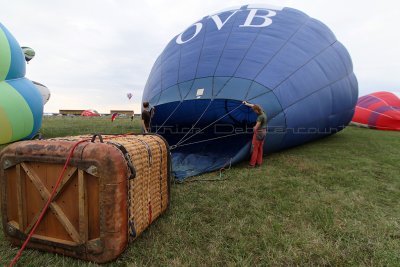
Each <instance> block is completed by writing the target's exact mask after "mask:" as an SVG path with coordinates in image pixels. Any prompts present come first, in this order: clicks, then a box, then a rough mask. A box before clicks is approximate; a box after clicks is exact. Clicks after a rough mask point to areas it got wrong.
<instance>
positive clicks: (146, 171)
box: [49, 135, 169, 241]
mask: <svg viewBox="0 0 400 267" xmlns="http://www.w3.org/2000/svg"><path fill="white" fill-rule="evenodd" d="M91 138H92V136H89V135H82V136H67V137H62V138H54V139H49V140H57V141H60V140H63V141H80V140H83V139H89V140H90V139H91ZM102 138H103V141H104V143H109V144H110V145H113V144H114V145H115V144H119V145H122V146H123V147H124V148H125V149H126V150H127V151H128V153H129V158H130V160H131V162H132V164H133V166H134V168H135V171H136V177H135V178H133V179H131V180H130V181H129V188H128V201H129V203H128V212H129V214H128V218H129V222H128V225H129V234H130V240H131V241H132V240H134V239H135V238H136V237H137V236H139V235H140V234H141V233H142V232H143V231H144V230H145V229H146V228H147V227H148V226H149V225H150V224H151V223H152V222H153V221H154V220H155V219H157V218H158V217H159V216H160V215H161V214H162V213H163V212H164V211H165V210H166V209H167V207H168V204H169V203H168V202H169V188H168V187H169V179H168V175H169V173H168V169H169V161H168V156H169V151H168V148H167V144H166V142H165V141H164V139H162V138H160V137H159V136H157V135H120V136H116V135H103V136H102ZM95 142H99V138H96V141H95ZM127 168H128V166H127Z"/></svg>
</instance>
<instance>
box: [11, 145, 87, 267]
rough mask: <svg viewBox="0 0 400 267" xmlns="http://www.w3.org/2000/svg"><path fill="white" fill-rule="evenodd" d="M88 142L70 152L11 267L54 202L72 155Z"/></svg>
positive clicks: (74, 147)
mask: <svg viewBox="0 0 400 267" xmlns="http://www.w3.org/2000/svg"><path fill="white" fill-rule="evenodd" d="M88 141H90V139H87V140H82V141H79V142H77V143H76V144H75V145H74V146H73V147H72V149H71V151H70V152H69V155H68V158H67V161H66V162H65V164H64V167H63V170H62V171H61V174H60V177H58V180H57V183H56V185H55V186H54V188H53V191H52V192H51V194H50V197H49V199H48V200H47V202H46V205H45V206H44V208H43V210H42V212H41V213H40V216H39V218H38V220H37V221H36V223H35V225H34V226H33V228H32V230H31V231H30V232H29V235H28V237H27V239H26V240H25V242H24V244H23V245H22V247H21V248H20V250H19V251H18V253H17V255H15V257H14V259H13V260H12V262H11V263H10V265H9V267H12V266H14V264H15V263H17V261H18V259H19V258H20V257H21V255H22V251H24V249H25V247H26V245H27V244H28V242H29V240H30V239H31V237H32V236H33V233H34V232H35V230H36V228H37V227H38V225H39V223H40V222H41V221H42V219H43V216H44V214H45V213H46V211H47V208H48V207H49V205H50V203H51V201H52V200H53V197H54V195H55V193H56V191H57V188H58V186H59V185H60V183H61V180H62V177H63V176H64V173H65V171H66V170H67V167H68V164H69V161H70V160H71V157H72V154H73V153H74V151H75V149H76V147H77V146H78V145H79V144H81V143H84V142H88Z"/></svg>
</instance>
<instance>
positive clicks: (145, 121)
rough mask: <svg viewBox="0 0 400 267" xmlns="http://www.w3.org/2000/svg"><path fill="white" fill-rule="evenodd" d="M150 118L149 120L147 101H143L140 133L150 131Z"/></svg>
mask: <svg viewBox="0 0 400 267" xmlns="http://www.w3.org/2000/svg"><path fill="white" fill-rule="evenodd" d="M150 120H151V114H150V109H149V102H143V111H142V133H149V132H150Z"/></svg>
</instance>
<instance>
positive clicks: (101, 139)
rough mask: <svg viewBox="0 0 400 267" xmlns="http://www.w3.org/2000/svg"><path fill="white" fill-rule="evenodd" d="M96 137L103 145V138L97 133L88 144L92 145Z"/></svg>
mask: <svg viewBox="0 0 400 267" xmlns="http://www.w3.org/2000/svg"><path fill="white" fill-rule="evenodd" d="M97 136H98V137H99V140H100V143H104V142H103V137H102V136H101V134H99V133H96V134H94V135H93V136H92V140H90V142H92V143H94V141H95V140H96V137H97Z"/></svg>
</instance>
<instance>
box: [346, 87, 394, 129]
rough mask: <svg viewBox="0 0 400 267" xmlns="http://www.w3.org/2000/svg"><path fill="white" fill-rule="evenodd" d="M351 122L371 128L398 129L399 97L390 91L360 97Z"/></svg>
mask: <svg viewBox="0 0 400 267" xmlns="http://www.w3.org/2000/svg"><path fill="white" fill-rule="evenodd" d="M352 123H353V124H356V125H360V126H365V127H368V128H373V129H379V130H389V131H400V98H399V97H398V96H397V95H395V94H394V93H391V92H376V93H372V94H368V95H365V96H362V97H360V98H359V99H358V102H357V106H356V112H355V113H354V117H353V119H352Z"/></svg>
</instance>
